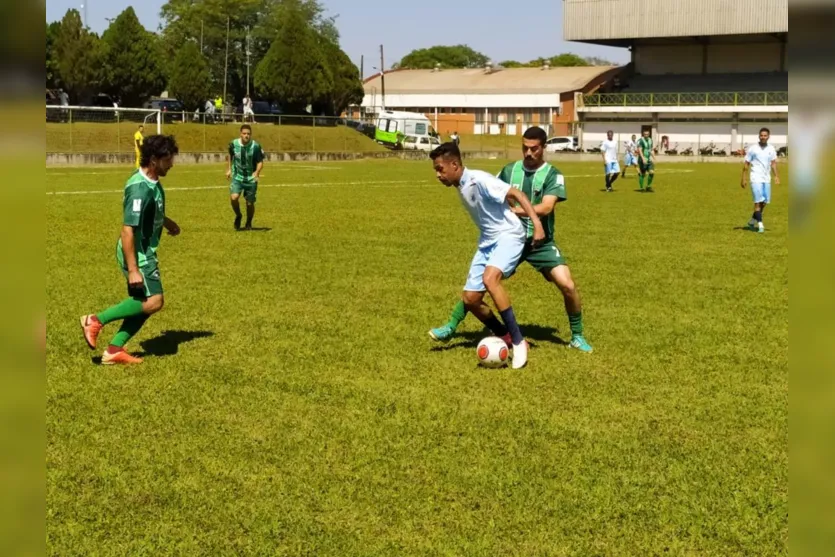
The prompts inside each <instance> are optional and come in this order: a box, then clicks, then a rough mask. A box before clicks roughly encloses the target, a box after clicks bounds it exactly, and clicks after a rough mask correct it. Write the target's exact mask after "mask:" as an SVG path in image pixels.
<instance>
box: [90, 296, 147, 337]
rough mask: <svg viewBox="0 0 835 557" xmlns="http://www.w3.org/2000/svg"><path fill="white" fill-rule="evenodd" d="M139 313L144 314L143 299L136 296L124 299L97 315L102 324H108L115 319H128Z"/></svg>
mask: <svg viewBox="0 0 835 557" xmlns="http://www.w3.org/2000/svg"><path fill="white" fill-rule="evenodd" d="M139 315H144V313H142V301H141V300H137V299H136V298H128V299H127V300H122V301H121V302H119V303H118V304H116V305H115V306H112V307H109V308H107V309H106V310H104V311H103V312H101V313H100V314H98V315H96V317H98V319H99V321H101V324H102V325H107V324H108V323H112V322H113V321H119V320H120V319H127V318H128V317H134V316H139ZM140 327H141V325H140ZM137 330H139V329H137Z"/></svg>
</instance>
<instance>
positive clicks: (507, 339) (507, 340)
mask: <svg viewBox="0 0 835 557" xmlns="http://www.w3.org/2000/svg"><path fill="white" fill-rule="evenodd" d="M502 340H503V341H504V343H505V344H507V347H508V348H513V337H511V336H510V333H507V334H506V335H505V336H503V337H502Z"/></svg>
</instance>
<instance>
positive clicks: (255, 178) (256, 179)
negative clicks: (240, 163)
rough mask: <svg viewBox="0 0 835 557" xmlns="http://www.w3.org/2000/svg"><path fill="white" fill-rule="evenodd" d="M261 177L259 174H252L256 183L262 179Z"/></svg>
mask: <svg viewBox="0 0 835 557" xmlns="http://www.w3.org/2000/svg"><path fill="white" fill-rule="evenodd" d="M260 179H261V177H260V176H259V175H258V174H253V175H252V181H253V182H255V183H258V180H260Z"/></svg>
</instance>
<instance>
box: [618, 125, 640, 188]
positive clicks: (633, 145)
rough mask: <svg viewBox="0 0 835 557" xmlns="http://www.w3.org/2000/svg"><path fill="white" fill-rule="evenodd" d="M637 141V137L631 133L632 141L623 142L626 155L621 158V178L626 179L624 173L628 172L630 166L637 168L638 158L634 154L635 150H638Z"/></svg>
mask: <svg viewBox="0 0 835 557" xmlns="http://www.w3.org/2000/svg"><path fill="white" fill-rule="evenodd" d="M637 139H638V138H637V136H636V135H635V134H634V133H633V134H632V139H630V140H629V141H626V142H624V147H626V149H625V151H626V154H625V155H624V156H623V172H621V173H620V177H621V178H626V171H627V170H629V167H630V166H634V167H635V168H638V156H637V155H636V154H635V149H637V148H638V143H637Z"/></svg>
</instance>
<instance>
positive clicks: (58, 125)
mask: <svg viewBox="0 0 835 557" xmlns="http://www.w3.org/2000/svg"><path fill="white" fill-rule="evenodd" d="M163 120H164V118H163V116H162V112H161V111H160V110H156V109H148V108H123V107H118V108H117V107H95V106H60V105H47V106H46V151H47V153H129V152H133V150H134V143H133V141H134V139H133V138H134V134H135V133H136V131H137V130H138V129H139V126H140V125H141V126H144V128H145V129H144V135H146V136H147V135H153V134H159V133H162V126H163Z"/></svg>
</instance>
